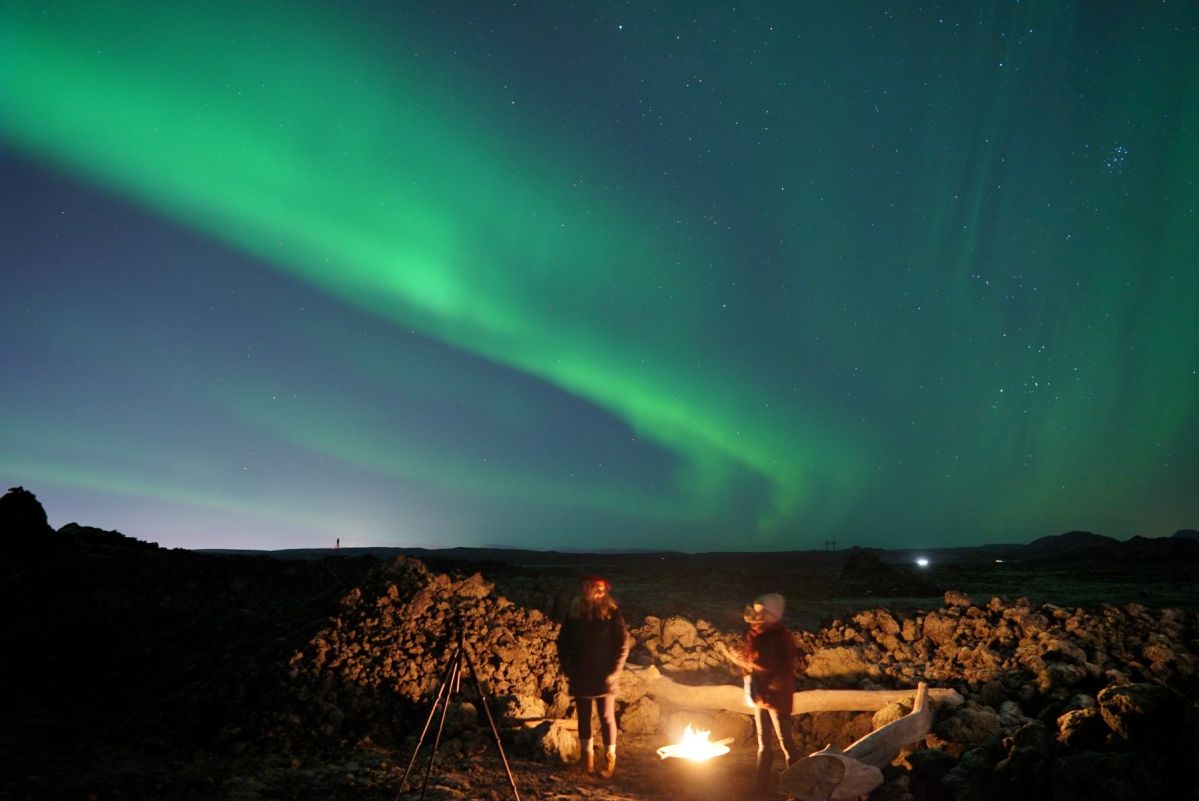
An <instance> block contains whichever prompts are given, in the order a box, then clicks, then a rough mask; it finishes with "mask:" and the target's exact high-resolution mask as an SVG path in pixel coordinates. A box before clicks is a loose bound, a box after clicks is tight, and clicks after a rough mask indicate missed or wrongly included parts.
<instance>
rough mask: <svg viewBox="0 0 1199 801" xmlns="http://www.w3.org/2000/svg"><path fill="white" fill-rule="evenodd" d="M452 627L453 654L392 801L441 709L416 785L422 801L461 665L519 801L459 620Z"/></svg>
mask: <svg viewBox="0 0 1199 801" xmlns="http://www.w3.org/2000/svg"><path fill="white" fill-rule="evenodd" d="M454 625H455V627H456V628H457V633H456V635H455V644H454V650H453V652H452V653H451V655H450V660H449V662H447V663H446V666H445V672H444V673H442V675H441V683H440V685H439V686H438V688H437V695H436V697H435V698H434V699H433V706H432V707H431V708H430V709H429V717H428V718H426V719H425V727H424V728H423V729H422V730H421V733H420V739H419V740H418V741H417V743H416V748H415V749H413V751H412V759H411V760H409V762H408V768H407V769H406V770H405V771H404V778H403V779H402V780H401V781H400V789H399V791H398V792H397V793H396V801H400V796H401V795H403V793H404V787H405V786H406V785H407V784H408V777H409V775H410V774H411V773H412V768H413V767H414V766H415V765H416V758H417V757H418V756H420V750H421V747H422V746H424V744H425V737H426V736H427V735H428V734H429V727H430V726H432V725H433V718H434V717H436V716H437V708H438V707H441V717H440V719H439V720H438V722H437V734H436V736H435V737H434V738H433V748H432V749H431V750H430V752H429V761H428V762H427V763H425V775H424V778H423V779H422V780H421V785H420V798H421V801H424V797H425V789H426V788H427V787H428V785H429V774H430V773H432V771H433V759H434V758H435V757H436V756H437V747H438V746H439V745H440V744H441V733H442V731H443V730H444V729H445V719H446V713H447V712H448V711H449V708H450V701H451V699H452V698H453V697H454V695H455V694H457V693H458V692H459V691H460V690H461V686H462V668H463V663H464V662H465V664H466V666H467V667H469V668H470V675H471V678H472V679H474V683H475V690H476V691H477V692H478V693H479V703H481V704H482V705H483V711H484V712H485V713H486V715H487V725H488V727H489V728H490V729H491V735H492V737H494V738H495V747H496V750H497V751H499V754H500V761H501V762H503V763H504V772H505V773H507V774H508V784H509V785H511V787H512V795H513V796H514V797H515V798H516V801H520V792H519V791H517V789H516V779H515V778H513V776H512V768H511V767H509V765H508V757H507V755H505V754H504V744H503V743H502V742H500V732H499V729H497V728H496V725H495V718H493V717H492V716H491V708H490V707H489V706H488V705H487V693H486V692H484V690H483V685H482V684H481V683H480V682H479V672H478V670H477V669H476V668H475V660H474V658H473V657H472V656H471V654H470V649H469V648H468V647H467V645H466V634H465V631H464V627H463V625H462V619H461V618H457V619H456V620H455V622H454Z"/></svg>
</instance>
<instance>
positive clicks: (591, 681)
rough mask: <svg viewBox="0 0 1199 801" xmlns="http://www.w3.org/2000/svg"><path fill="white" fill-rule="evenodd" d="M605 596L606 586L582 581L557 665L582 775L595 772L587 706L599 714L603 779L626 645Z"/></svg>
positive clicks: (611, 767)
mask: <svg viewBox="0 0 1199 801" xmlns="http://www.w3.org/2000/svg"><path fill="white" fill-rule="evenodd" d="M609 590H610V585H609V584H608V582H607V581H605V580H604V579H602V578H598V577H595V576H589V577H587V578H585V579H583V592H582V594H581V595H579V596H578V597H576V598H575V599H574V601H573V602H572V603H571V605H570V614H569V615H568V616H567V618H566V621H565V622H564V623H563V624H562V629H561V631H560V632H559V633H558V660H559V662H560V664H561V666H562V672H563V673H565V674H566V679H567V681H568V682H569V684H570V695H571V697H572V698H573V699H574V702H575V711H576V714H577V715H578V719H579V748H580V750H581V751H582V752H583V762H584V764H585V765H586V768H587V772H588V773H591V772H593V771H594V770H595V740H594V738H593V737H592V734H591V709H592V705H593V704H594V705H595V707H596V708H597V710H598V711H599V715H600V720H601V725H600V735H601V737H602V738H603V744H604V750H605V762H604V768H603V770H602V771H601V775H602V776H604V778H608V777H610V776H611V775H612V773H613V771H615V770H616V685H617V682H618V681H619V679H620V672H621V670H623V669H624V663H625V659H627V658H628V656H629V645H630V642H629V635H628V631H627V630H626V628H625V623H624V616H623V615H621V613H620V608H619V607H618V606H617V605H616V601H614V600H613V599H612V596H611V595H610V594H609Z"/></svg>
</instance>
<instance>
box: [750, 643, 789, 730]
mask: <svg viewBox="0 0 1199 801" xmlns="http://www.w3.org/2000/svg"><path fill="white" fill-rule="evenodd" d="M745 656H746V658H748V659H749V661H750V662H752V663H753V664H754V669H753V671H752V672H751V673H750V675H751V676H753V680H752V682H751V683H750V691H751V693H752V694H753V699H754V702H755V703H757V704H761V705H762V706H764V707H766V708H768V709H778V710H781V711H783V712H790V711H791V701H792V698H791V696H792V695H793V694H794V693H795V640H793V639H792V638H791V632H790V631H788V630H787V627H786V626H784V625H783V624H781V623H777V624H775V625H773V626H769V627H767V628H764V629H761V630H754V629H753V628H751V629H750V630H749V631H748V632H747V633H746V635H745Z"/></svg>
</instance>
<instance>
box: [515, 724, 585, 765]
mask: <svg viewBox="0 0 1199 801" xmlns="http://www.w3.org/2000/svg"><path fill="white" fill-rule="evenodd" d="M515 745H516V749H517V751H518V752H519V753H521V754H524V755H526V756H529V757H531V758H534V759H548V760H550V761H551V762H556V763H559V764H562V765H569V764H572V763H574V762H578V761H579V757H580V756H581V753H580V751H579V728H578V724H577V723H576V722H575V721H574V720H569V719H562V720H542V721H537V722H533V721H529V722H527V723H526V724H525V728H523V729H521V731H520V732H519V733H518V734H517V735H516V743H515Z"/></svg>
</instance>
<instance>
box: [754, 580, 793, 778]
mask: <svg viewBox="0 0 1199 801" xmlns="http://www.w3.org/2000/svg"><path fill="white" fill-rule="evenodd" d="M745 622H746V623H748V624H749V630H748V631H747V632H746V633H745V649H744V654H743V658H744V661H743V662H742V663H741V664H742V670H743V672H744V674H745V677H744V681H745V703H746V704H747V705H748V706H751V707H754V708H755V710H756V714H755V715H754V723H755V728H756V729H757V732H758V771H757V776H756V778H755V781H754V793H755V795H756V796H758V797H759V798H766V797H769V790H770V769H771V768H772V767H773V765H774V742H775V741H776V740H777V741H778V744H779V748H780V749H781V750H782V752H783V759H785V760H786V762H787V765H788V766H790V764H791V760H792V758H793V756H794V754H795V743H794V739H793V735H792V730H791V703H792V696H793V695H794V693H795V640H793V639H792V638H791V632H790V631H788V630H787V627H786V626H784V625H783V596H781V595H779V594H777V593H767V594H766V595H760V596H758V597H757V598H756V599H754V602H753V603H752V604H750V605H748V606H746V607H745Z"/></svg>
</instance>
